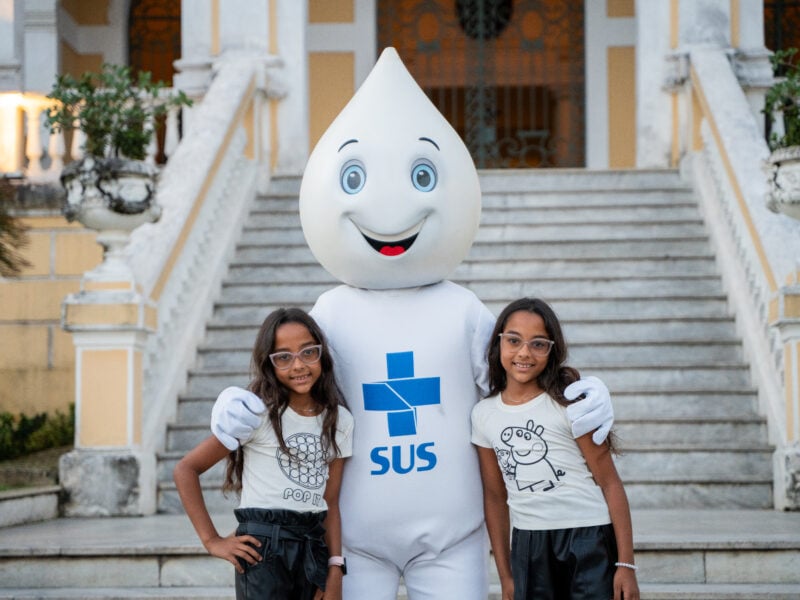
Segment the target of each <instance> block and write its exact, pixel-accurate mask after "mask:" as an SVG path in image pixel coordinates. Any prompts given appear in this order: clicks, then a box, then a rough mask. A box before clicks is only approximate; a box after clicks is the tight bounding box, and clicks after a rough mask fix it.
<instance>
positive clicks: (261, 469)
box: [174, 308, 353, 600]
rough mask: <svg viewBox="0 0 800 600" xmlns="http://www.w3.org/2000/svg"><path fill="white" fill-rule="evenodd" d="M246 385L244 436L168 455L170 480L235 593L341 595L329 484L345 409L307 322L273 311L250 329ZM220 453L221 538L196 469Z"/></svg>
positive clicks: (344, 439)
mask: <svg viewBox="0 0 800 600" xmlns="http://www.w3.org/2000/svg"><path fill="white" fill-rule="evenodd" d="M251 371H252V373H253V378H252V380H251V382H250V385H249V387H248V389H249V391H250V392H252V393H253V394H254V395H255V396H257V397H258V398H260V400H261V401H263V403H264V405H266V411H264V412H262V413H261V414H254V415H253V418H254V420H255V421H256V422H255V423H254V424H253V425H254V430H253V431H252V434H250V435H249V437H247V438H245V439H243V440H241V445H240V446H239V447H238V449H237V450H235V451H233V452H230V451H229V450H228V449H227V448H226V447H225V446H224V445H223V444H222V442H220V441H219V440H218V439H217V438H216V437H215V436H213V435H211V436H209V437H208V438H206V439H205V440H204V441H203V442H201V443H200V444H199V445H198V446H196V447H195V448H194V449H193V450H191V451H190V452H189V453H188V454H187V455H186V456H185V457H184V458H183V459H181V460H180V462H178V464H177V465H176V467H175V470H174V479H175V484H176V486H177V488H178V492H179V494H180V497H181V502H182V503H183V506H184V508H185V510H186V514H187V515H188V516H189V519H190V520H191V522H192V525H193V526H194V528H195V530H196V531H197V535H198V536H199V537H200V540H201V541H202V542H203V545H204V546H205V548H206V550H208V552H209V554H211V555H212V556H216V557H218V558H222V559H224V560H227V561H229V562H231V563H232V564H233V565H234V567H235V568H236V598H237V600H241V599H248V598H249V599H253V598H258V599H260V600H264V599H280V600H286V599H292V600H312V599H315V600H318V599H320V598H323V597H324V598H325V599H326V600H327V599H335V600H341V597H342V576H343V575H344V574H345V571H346V566H345V563H344V559H343V558H342V556H341V554H342V542H341V519H340V515H339V488H340V485H341V481H342V468H343V463H344V459H345V458H346V457H348V456H350V455H352V432H353V417H352V416H351V414H350V412H349V411H348V410H347V409H346V408H345V402H344V398H343V396H342V393H341V391H340V389H339V386H338V384H337V383H336V380H335V378H334V374H333V361H332V359H331V356H330V353H329V352H328V347H327V343H326V341H325V338H324V336H323V334H322V331H321V330H320V328H319V326H318V325H317V323H316V322H315V321H314V319H313V318H312V317H311V316H309V315H308V314H307V313H305V312H304V311H302V310H300V309H297V308H286V309H278V310H276V311H274V312H272V313H271V314H270V315H268V316H267V318H266V319H265V320H264V323H263V324H262V325H261V329H260V331H259V332H258V336H257V337H256V342H255V347H254V348H253V355H252V361H251ZM223 458H227V469H226V473H225V483H224V485H223V491H234V492H236V493H237V494H238V495H239V497H240V502H239V508H237V509H236V510H235V511H234V513H235V516H236V519H237V521H238V523H239V525H238V527H237V529H236V532H235V533H233V534H231V535H228V536H224V537H223V536H221V535H220V534H219V533H218V532H217V529H216V528H215V526H214V524H213V523H212V521H211V518H210V516H209V513H208V510H207V508H206V505H205V501H204V499H203V493H202V488H201V485H200V475H201V474H202V473H204V472H206V471H207V470H208V469H210V468H211V467H213V466H214V465H215V464H217V463H218V462H220V461H221V460H222V459H223Z"/></svg>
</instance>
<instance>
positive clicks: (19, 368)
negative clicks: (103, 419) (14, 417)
mask: <svg viewBox="0 0 800 600" xmlns="http://www.w3.org/2000/svg"><path fill="white" fill-rule="evenodd" d="M21 220H22V222H23V223H24V224H25V225H26V226H27V227H28V228H29V229H28V239H29V242H30V243H29V244H28V246H27V247H26V248H25V249H24V250H23V251H22V252H21V254H22V255H23V256H24V257H25V258H26V260H27V261H28V262H29V263H30V266H29V267H28V268H26V269H25V270H24V271H23V272H22V273H21V274H20V276H19V277H18V278H15V279H6V280H0V411H8V412H11V413H13V414H17V413H25V414H27V415H33V414H36V413H39V412H49V411H53V410H61V411H62V412H64V411H66V410H67V408H68V406H69V404H70V403H71V402H74V400H75V352H74V350H73V346H72V337H71V336H70V335H69V334H67V333H66V332H64V331H63V330H62V329H61V302H62V300H63V299H64V297H65V296H66V295H67V294H69V293H72V292H76V291H78V289H79V288H80V279H81V276H82V275H83V273H84V271H87V270H89V269H92V268H93V267H95V266H96V265H97V264H98V263H99V262H100V260H101V259H102V250H101V248H100V246H99V245H98V244H97V243H96V242H95V241H94V240H95V233H94V232H91V231H87V230H85V229H83V228H82V227H81V226H80V225H75V224H70V223H67V221H66V220H65V219H64V218H63V217H61V216H60V215H59V214H58V213H57V212H55V211H53V212H49V214H46V215H42V214H39V215H36V216H27V217H22V218H21Z"/></svg>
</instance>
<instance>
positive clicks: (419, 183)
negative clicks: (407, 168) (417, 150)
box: [411, 161, 436, 192]
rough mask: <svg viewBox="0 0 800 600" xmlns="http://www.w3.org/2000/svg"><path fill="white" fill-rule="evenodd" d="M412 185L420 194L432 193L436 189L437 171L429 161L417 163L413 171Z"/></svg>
mask: <svg viewBox="0 0 800 600" xmlns="http://www.w3.org/2000/svg"><path fill="white" fill-rule="evenodd" d="M411 183H413V184H414V187H415V188H417V189H418V190H419V191H420V192H430V191H431V190H432V189H433V188H435V187H436V169H435V168H434V167H433V165H432V164H431V163H429V162H427V161H423V162H420V163H417V164H416V165H414V168H413V169H411Z"/></svg>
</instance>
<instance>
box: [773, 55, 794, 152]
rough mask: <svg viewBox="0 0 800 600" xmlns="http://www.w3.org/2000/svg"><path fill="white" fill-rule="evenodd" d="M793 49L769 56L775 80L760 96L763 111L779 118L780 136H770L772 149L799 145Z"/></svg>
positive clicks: (774, 117)
mask: <svg viewBox="0 0 800 600" xmlns="http://www.w3.org/2000/svg"><path fill="white" fill-rule="evenodd" d="M797 52H798V49H797V48H787V49H786V50H778V51H777V52H775V53H774V54H773V55H772V56H771V57H770V61H771V62H772V69H773V72H774V73H775V75H776V77H777V80H776V82H775V83H774V84H773V85H772V87H770V88H769V90H768V91H767V94H766V96H765V97H764V112H765V113H766V114H767V116H768V117H769V118H771V119H773V122H774V120H775V119H776V118H778V117H777V115H779V114H780V115H781V116H782V117H783V126H784V129H785V133H784V135H782V136H780V135H778V134H776V133H773V134H772V136H771V137H770V140H769V146H770V149H772V150H777V149H778V148H787V147H789V146H800V65H798V61H797V60H796V58H795V55H796V54H797Z"/></svg>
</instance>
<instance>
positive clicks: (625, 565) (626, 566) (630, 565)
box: [614, 562, 639, 571]
mask: <svg viewBox="0 0 800 600" xmlns="http://www.w3.org/2000/svg"><path fill="white" fill-rule="evenodd" d="M614 566H615V567H625V568H626V569H633V570H634V571H635V570H636V569H638V568H639V567H637V566H636V565H632V564H631V563H624V562H616V563H614Z"/></svg>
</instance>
